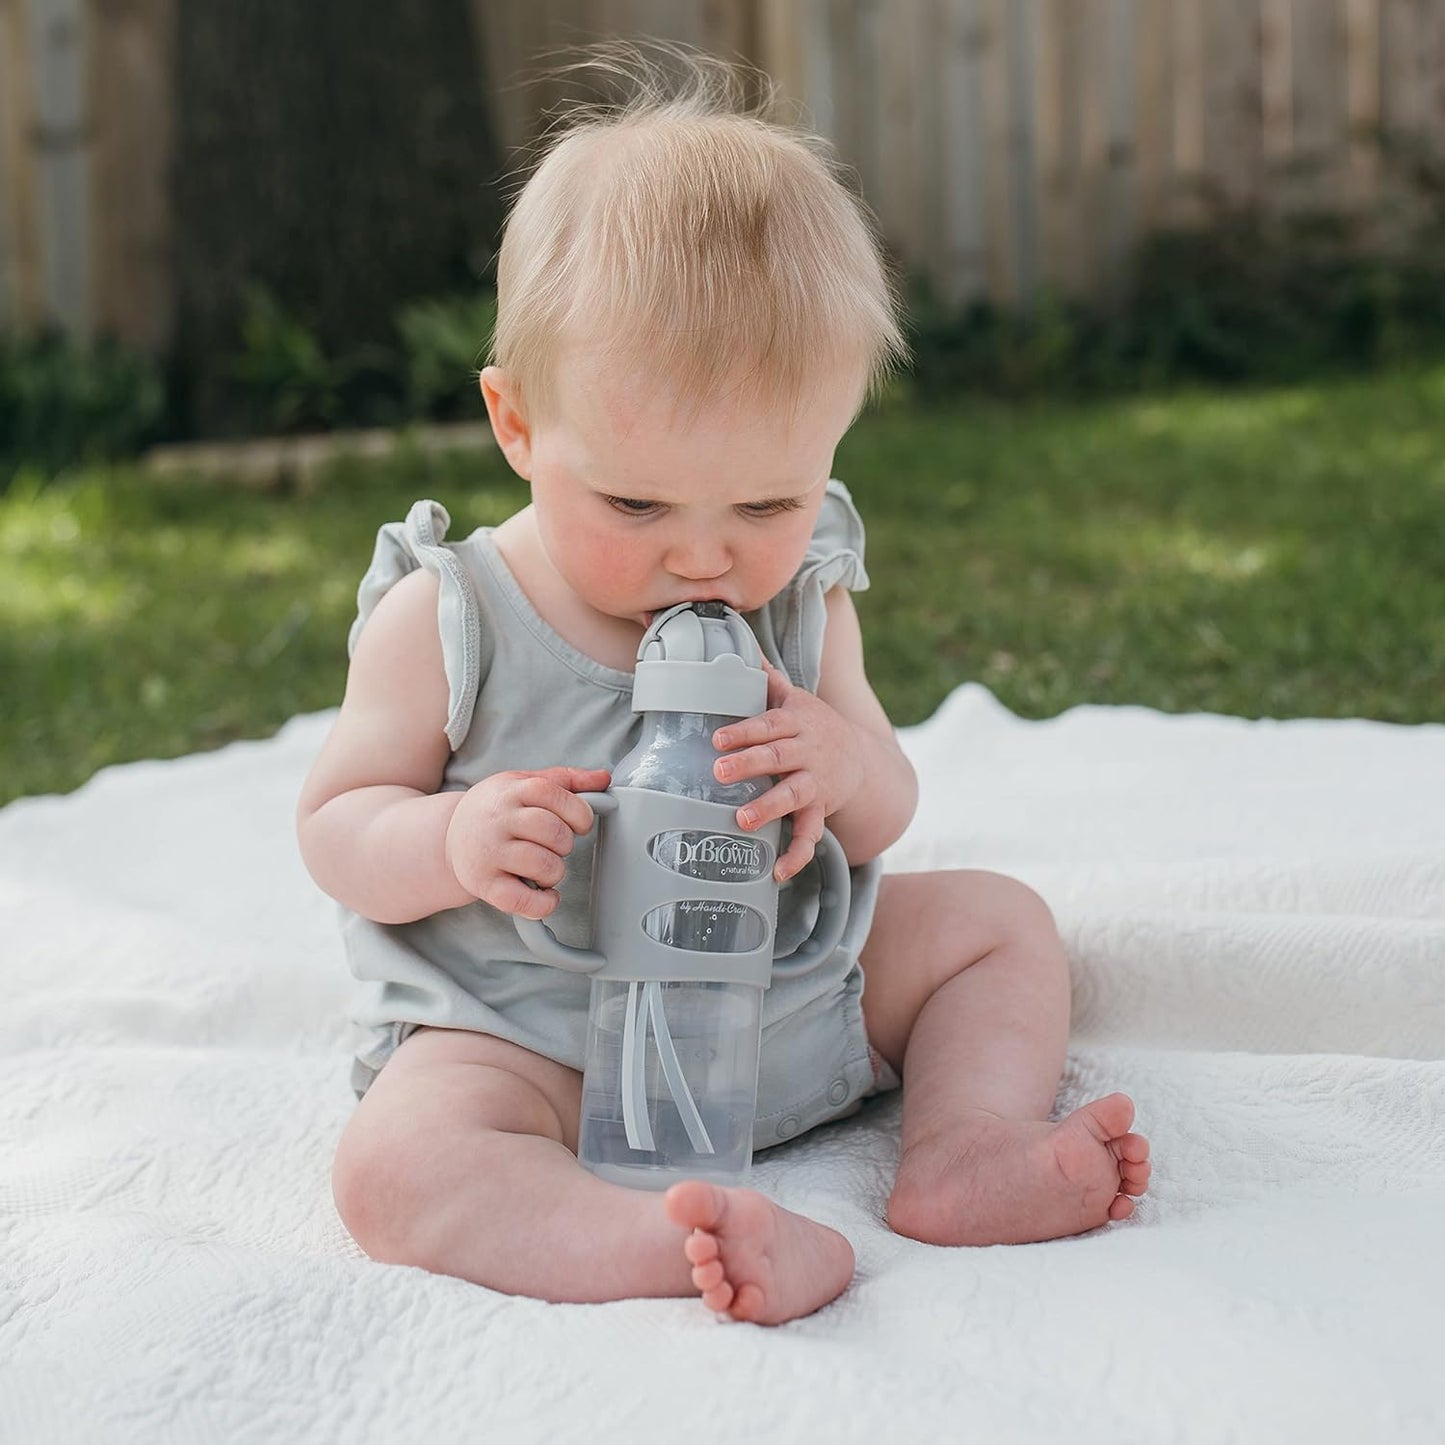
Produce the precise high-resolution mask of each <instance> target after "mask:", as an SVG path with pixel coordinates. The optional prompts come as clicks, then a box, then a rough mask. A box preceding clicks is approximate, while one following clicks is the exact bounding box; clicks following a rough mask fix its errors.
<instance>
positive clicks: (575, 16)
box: [0, 0, 1445, 348]
mask: <svg viewBox="0 0 1445 1445" xmlns="http://www.w3.org/2000/svg"><path fill="white" fill-rule="evenodd" d="M177 3H178V0H0V328H4V327H6V326H24V327H31V326H35V325H39V324H41V323H43V322H45V321H46V320H53V321H58V322H59V323H60V324H62V325H64V326H65V327H66V328H67V329H69V330H70V331H71V332H72V333H73V334H75V335H77V336H81V337H87V336H90V335H93V334H98V333H105V332H109V333H114V334H116V335H119V336H120V337H121V338H122V339H124V340H126V341H128V342H130V343H132V344H136V345H140V346H145V347H151V348H158V347H161V346H163V345H164V344H165V342H166V339H167V337H168V336H169V334H170V329H171V325H172V320H173V310H174V295H173V287H172V281H171V277H172V275H173V269H174V268H173V266H172V264H171V237H170V226H169V210H168V198H167V176H168V166H169V161H170V146H171V142H170V136H171V127H172V125H173V115H172V108H171V103H170V95H171V85H170V80H169V77H170V65H171V62H170V56H171V37H172V32H173V25H174V8H175V5H176V4H177ZM468 3H469V4H470V5H471V8H472V12H473V17H474V22H475V29H476V32H477V34H478V36H479V40H480V47H479V50H480V54H479V59H478V69H479V84H482V85H484V86H485V87H486V88H487V90H488V91H489V93H490V94H491V96H492V98H493V103H494V115H495V117H496V121H497V125H498V128H499V131H500V133H501V136H502V139H503V141H504V142H505V143H506V144H507V145H509V146H513V147H517V146H521V145H522V144H523V143H524V142H526V141H527V140H528V139H529V138H530V137H532V136H534V135H535V134H536V132H537V129H538V127H539V125H540V116H541V113H542V110H543V108H544V107H545V106H546V105H547V104H549V103H550V102H552V101H555V100H556V99H558V98H559V95H558V91H557V89H556V87H555V85H554V84H548V83H542V84H538V85H528V84H526V83H525V82H526V78H527V76H528V75H529V74H531V73H534V72H535V71H536V69H537V68H538V67H539V66H540V65H544V64H545V63H546V56H545V52H547V51H548V50H549V49H555V48H556V47H559V46H564V45H569V44H575V43H579V42H584V41H586V40H589V39H594V38H598V37H601V36H605V35H634V34H651V35H657V36H660V37H664V38H668V39H674V40H681V41H685V42H688V43H691V44H695V45H700V46H703V47H705V48H707V49H710V50H713V51H716V52H719V53H723V54H736V55H740V56H742V57H744V58H746V59H749V60H751V61H753V62H754V63H756V64H758V65H760V66H762V67H763V68H764V69H766V70H768V71H769V72H770V73H771V74H772V75H773V76H774V77H775V78H776V79H777V80H778V81H779V82H780V83H781V84H782V86H783V87H784V89H785V90H786V91H787V92H788V93H789V94H790V95H791V96H793V97H795V98H796V99H797V100H799V101H800V102H801V103H802V105H803V106H804V107H805V114H806V118H807V120H808V121H809V123H811V124H812V125H814V126H815V127H816V128H817V129H819V130H820V131H822V132H823V133H824V134H826V135H828V136H829V137H830V138H831V139H832V140H833V141H834V142H835V144H836V146H837V148H838V151H839V153H840V155H841V156H842V157H843V159H844V160H845V161H846V162H847V163H848V164H850V165H851V166H852V167H853V168H854V169H855V171H856V173H857V176H858V180H859V184H860V187H861V189H862V192H863V194H864V196H865V197H866V198H867V200H868V201H869V203H870V204H871V205H872V207H873V208H874V210H875V211H876V212H877V214H878V216H879V219H880V221H881V224H882V228H883V231H884V233H885V235H886V236H887V237H888V239H889V241H890V243H891V244H892V245H893V246H894V247H895V248H896V249H897V252H898V254H899V256H900V258H901V260H902V262H903V263H904V264H905V265H906V266H907V267H909V268H910V269H913V270H916V271H919V272H922V273H925V274H926V275H928V276H929V277H930V278H932V280H933V281H934V283H935V285H936V287H937V288H938V290H939V291H940V293H941V294H943V295H944V296H945V297H947V298H948V299H950V300H961V299H964V298H968V297H974V296H991V297H993V298H994V299H996V300H999V301H1001V302H1004V303H1017V302H1027V301H1028V300H1029V299H1030V298H1032V297H1033V296H1035V295H1036V294H1038V292H1039V291H1040V289H1041V288H1045V287H1047V288H1051V289H1057V290H1061V291H1065V292H1069V293H1074V294H1093V295H1100V294H1102V295H1105V296H1108V295H1110V294H1112V293H1114V292H1116V291H1117V290H1118V288H1120V287H1121V286H1123V285H1125V284H1126V283H1127V278H1128V261H1129V257H1130V255H1131V253H1132V251H1133V250H1134V248H1135V246H1136V244H1137V242H1138V241H1139V239H1140V238H1141V237H1142V236H1144V235H1146V234H1147V233H1149V232H1150V231H1151V230H1154V229H1156V228H1158V227H1160V226H1163V225H1170V224H1178V223H1187V222H1189V221H1191V220H1194V219H1198V218H1199V217H1200V216H1201V214H1202V213H1203V212H1204V210H1205V208H1206V202H1207V199H1208V198H1210V197H1216V198H1220V199H1224V200H1227V201H1230V202H1236V203H1247V204H1254V203H1257V204H1260V205H1262V206H1266V207H1277V206H1286V207H1288V206H1301V205H1312V204H1322V205H1327V206H1332V207H1344V206H1366V207H1369V206H1379V205H1381V204H1382V203H1383V201H1384V200H1385V198H1386V195H1387V190H1388V179H1389V177H1388V172H1387V168H1386V167H1385V166H1384V165H1383V164H1382V161H1381V151H1380V147H1379V146H1378V145H1377V143H1376V142H1377V140H1378V139H1379V138H1381V137H1385V138H1390V139H1394V140H1403V141H1406V142H1409V143H1411V144H1421V145H1424V146H1427V147H1429V148H1430V149H1431V150H1432V152H1433V153H1434V154H1435V155H1437V156H1440V155H1445V0H468Z"/></svg>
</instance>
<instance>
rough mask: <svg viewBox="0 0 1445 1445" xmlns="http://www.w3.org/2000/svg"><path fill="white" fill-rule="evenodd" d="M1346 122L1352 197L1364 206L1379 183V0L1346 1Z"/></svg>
mask: <svg viewBox="0 0 1445 1445" xmlns="http://www.w3.org/2000/svg"><path fill="white" fill-rule="evenodd" d="M1345 120H1346V126H1347V129H1348V134H1349V140H1348V147H1349V185H1348V191H1349V198H1350V200H1352V201H1353V202H1354V203H1355V204H1356V205H1357V206H1364V205H1367V204H1369V203H1370V202H1371V201H1373V200H1374V199H1375V196H1376V193H1377V191H1378V189H1379V180H1380V175H1379V171H1380V151H1379V145H1378V137H1379V130H1380V0H1346V8H1345Z"/></svg>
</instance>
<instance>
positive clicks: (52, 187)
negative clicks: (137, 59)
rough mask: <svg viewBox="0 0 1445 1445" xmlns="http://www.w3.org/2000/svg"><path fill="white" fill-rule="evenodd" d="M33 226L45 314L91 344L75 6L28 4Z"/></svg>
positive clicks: (86, 163) (61, 1)
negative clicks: (38, 246) (39, 254)
mask: <svg viewBox="0 0 1445 1445" xmlns="http://www.w3.org/2000/svg"><path fill="white" fill-rule="evenodd" d="M30 7H31V9H30V20H31V25H30V62H31V67H32V73H33V75H34V77H35V80H34V92H33V95H34V112H33V114H34V129H33V130H32V132H31V136H30V145H31V150H32V154H33V155H34V163H35V169H36V172H37V177H38V183H37V186H36V190H37V192H38V201H39V204H38V205H37V208H36V210H37V219H38V221H39V234H40V236H41V246H42V255H43V259H44V270H43V277H44V280H43V285H44V296H45V302H44V310H45V315H46V317H47V319H53V320H54V321H56V322H57V323H58V324H59V325H61V326H62V327H63V328H64V329H65V330H66V331H67V332H68V333H69V334H70V335H71V336H73V337H75V338H76V340H78V341H80V342H82V343H85V342H88V341H89V340H90V338H91V333H92V330H93V313H92V309H91V270H90V179H91V178H90V170H91V167H90V158H89V156H88V155H87V153H86V140H87V134H88V130H89V124H90V122H89V117H88V116H87V114H86V110H85V90H84V48H83V47H84V30H83V28H82V27H83V20H84V17H83V14H82V12H81V8H80V3H79V0H30Z"/></svg>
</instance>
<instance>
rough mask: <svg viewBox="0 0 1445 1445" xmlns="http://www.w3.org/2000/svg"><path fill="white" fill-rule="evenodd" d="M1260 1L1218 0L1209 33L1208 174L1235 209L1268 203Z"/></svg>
mask: <svg viewBox="0 0 1445 1445" xmlns="http://www.w3.org/2000/svg"><path fill="white" fill-rule="evenodd" d="M1262 18H1263V17H1262V15H1261V11H1260V0H1213V3H1212V4H1211V6H1210V11H1209V16H1208V25H1207V28H1206V31H1205V37H1204V44H1205V58H1204V72H1205V109H1204V173H1205V175H1206V176H1207V177H1208V184H1209V187H1210V190H1211V192H1212V194H1213V197H1214V198H1215V199H1216V200H1217V201H1219V202H1221V203H1223V204H1224V205H1226V206H1230V207H1243V206H1252V205H1255V204H1257V203H1258V202H1260V201H1262V200H1263V199H1264V185H1263V176H1264V91H1263V82H1264V74H1263V58H1262V51H1261V48H1260V47H1261V37H1260V27H1261V24H1262Z"/></svg>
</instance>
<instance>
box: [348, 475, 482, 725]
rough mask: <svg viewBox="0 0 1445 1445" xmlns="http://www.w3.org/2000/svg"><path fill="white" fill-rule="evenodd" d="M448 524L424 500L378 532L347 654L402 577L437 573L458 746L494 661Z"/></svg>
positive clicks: (442, 512) (450, 713)
mask: <svg viewBox="0 0 1445 1445" xmlns="http://www.w3.org/2000/svg"><path fill="white" fill-rule="evenodd" d="M449 526H451V517H450V516H449V515H448V514H447V509H446V508H445V507H443V506H442V505H441V503H440V502H432V501H420V502H415V503H413V504H412V508H411V510H410V511H409V512H408V513H407V514H406V520H405V521H404V522H388V523H387V524H386V525H385V526H383V527H382V528H381V529H380V530H379V531H378V532H377V534H376V550H375V552H374V553H373V554H372V558H371V566H370V567H368V568H367V570H366V575H365V576H364V577H363V578H362V579H361V586H360V587H359V588H358V589H357V593H356V621H355V622H353V623H352V624H351V633H350V636H349V637H348V638H347V644H346V645H347V652H348V653H354V652H355V651H356V643H357V639H358V638H360V636H361V629H362V628H363V627H365V625H366V620H367V618H368V617H370V616H371V614H372V612H373V611H374V610H375V608H376V604H377V603H378V602H380V601H381V599H382V598H383V597H384V596H385V595H386V593H387V592H388V591H390V590H391V588H392V587H394V586H395V585H396V584H397V583H398V582H400V581H401V579H402V578H403V577H405V576H406V575H407V574H408V573H410V572H415V571H416V570H417V569H418V568H419V567H425V568H426V570H427V571H428V572H430V573H432V575H433V576H434V577H436V579H437V582H438V584H439V590H438V593H437V627H438V630H439V631H440V633H441V641H442V661H443V663H444V664H445V667H446V675H447V727H446V733H447V741H448V742H449V743H450V744H451V745H452V748H453V750H455V749H457V748H459V747H460V746H461V744H462V740H463V739H464V738H465V737H466V735H467V730H468V729H469V728H470V727H471V722H472V708H473V706H474V705H475V703H476V697H477V689H478V687H479V686H480V685H481V680H482V675H483V673H484V672H485V670H486V667H487V664H488V662H489V660H490V659H489V657H488V656H487V652H488V648H487V638H486V636H485V633H484V629H483V627H482V623H481V613H480V610H479V608H478V605H477V595H476V590H475V588H474V587H473V585H472V580H471V578H470V576H469V575H468V573H467V569H466V567H465V566H464V565H463V563H462V561H461V559H460V558H459V557H458V556H457V555H456V553H455V551H454V550H453V548H452V547H451V546H450V545H448V543H447V541H446V535H447V528H448V527H449Z"/></svg>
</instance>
